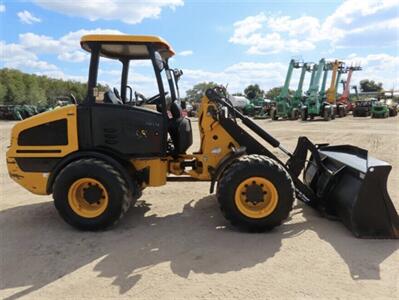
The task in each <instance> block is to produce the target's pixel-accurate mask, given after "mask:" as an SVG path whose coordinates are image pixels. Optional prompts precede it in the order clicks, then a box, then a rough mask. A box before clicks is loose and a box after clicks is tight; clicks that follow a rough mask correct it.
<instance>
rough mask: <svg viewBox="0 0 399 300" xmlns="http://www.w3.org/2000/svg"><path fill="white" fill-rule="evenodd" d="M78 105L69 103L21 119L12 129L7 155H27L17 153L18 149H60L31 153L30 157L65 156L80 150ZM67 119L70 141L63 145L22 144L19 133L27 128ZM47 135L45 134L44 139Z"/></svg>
mask: <svg viewBox="0 0 399 300" xmlns="http://www.w3.org/2000/svg"><path fill="white" fill-rule="evenodd" d="M76 116H77V113H76V105H67V106H64V107H62V108H59V109H55V110H52V111H48V112H44V113H41V114H38V115H36V116H33V117H30V118H28V119H26V120H23V121H20V122H18V123H17V124H15V126H14V127H13V129H12V131H11V146H10V148H9V150H8V151H7V157H26V156H27V154H26V153H17V150H19V151H21V150H37V151H47V150H59V151H60V152H59V153H46V154H45V155H43V153H29V157H64V156H66V155H67V154H69V153H71V152H74V151H76V150H78V148H79V145H78V134H77V121H76ZM62 119H67V122H68V143H67V145H62V146H20V145H18V135H19V134H20V132H22V131H23V130H25V129H29V128H32V127H35V126H38V125H41V124H45V123H47V122H52V121H57V120H62ZM45 138H46V137H45V136H44V137H43V139H45Z"/></svg>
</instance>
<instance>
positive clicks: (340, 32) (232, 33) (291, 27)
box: [0, 0, 399, 97]
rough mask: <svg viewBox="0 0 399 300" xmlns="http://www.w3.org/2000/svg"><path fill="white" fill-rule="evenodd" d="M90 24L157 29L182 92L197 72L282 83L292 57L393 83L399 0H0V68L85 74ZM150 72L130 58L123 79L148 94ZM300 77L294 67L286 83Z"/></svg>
mask: <svg viewBox="0 0 399 300" xmlns="http://www.w3.org/2000/svg"><path fill="white" fill-rule="evenodd" d="M90 33H116V34H118V33H124V34H140V35H142V34H151V35H158V36H161V37H162V38H164V39H165V40H167V41H168V42H169V43H170V44H171V45H172V47H173V48H174V50H175V52H176V55H175V56H174V57H173V58H172V60H171V62H170V65H171V67H174V68H179V69H182V70H183V72H184V74H183V77H182V79H181V81H180V82H179V84H180V86H181V90H182V92H183V94H184V91H185V90H187V89H188V88H190V87H192V86H193V85H194V84H195V83H198V82H203V81H215V82H217V83H220V84H223V85H226V84H228V90H229V91H230V92H242V91H243V89H244V88H245V87H246V86H247V85H249V84H254V83H257V84H259V85H260V86H261V88H262V89H264V90H268V89H270V88H272V87H275V86H281V85H283V83H284V78H285V75H286V72H287V68H288V64H289V61H290V59H292V58H295V59H298V60H302V61H306V62H317V61H318V60H320V59H321V58H326V59H327V60H334V59H339V60H343V61H345V62H346V63H347V65H360V66H361V67H362V71H358V72H356V73H354V74H353V78H352V79H353V82H352V83H353V84H357V83H358V82H359V80H361V79H364V78H368V79H371V80H375V81H378V82H382V83H383V85H384V88H385V89H392V88H395V89H399V1H395V0H381V1H368V0H367V1H366V0H363V1H355V0H347V1H329V0H326V1H314V0H313V1H294V0H291V1H288V0H285V1H284V0H283V1H277V0H274V1H260V0H259V1H258V0H249V1H243V0H242V1H225V0H222V1H211V0H204V1H202V0H191V1H190V0H157V1H151V0H149V1H144V0H138V1H137V0H129V1H128V0H79V1H75V0H73V1H72V0H70V1H65V0H24V1H18V0H13V1H12V0H0V68H3V67H7V68H15V69H19V70H21V71H23V72H27V73H33V74H39V75H47V76H49V77H54V78H62V79H73V80H78V81H82V82H85V81H86V80H87V73H88V64H89V57H88V54H87V53H85V52H84V51H83V50H81V49H80V44H79V40H80V37H81V36H82V35H84V34H90ZM120 70H121V68H120V64H119V63H117V62H105V61H104V62H101V63H100V74H99V81H101V82H103V83H108V84H109V85H111V86H113V85H114V86H117V85H118V82H119V74H120ZM152 72H153V71H152V69H151V66H150V65H149V64H148V63H146V62H138V63H135V64H133V65H132V67H131V71H130V76H129V83H130V84H131V85H132V86H133V89H134V90H137V91H139V92H142V93H144V94H145V95H146V96H148V97H149V96H152V94H155V93H156V92H155V91H154V89H155V79H154V77H153V73H152ZM298 77H299V70H298V71H297V72H295V73H294V75H293V79H292V82H291V88H293V89H295V84H296V83H297V81H298ZM309 77H310V75H308V77H307V79H308V80H309ZM130 80H131V82H130ZM306 82H307V81H305V85H306V84H307V83H306Z"/></svg>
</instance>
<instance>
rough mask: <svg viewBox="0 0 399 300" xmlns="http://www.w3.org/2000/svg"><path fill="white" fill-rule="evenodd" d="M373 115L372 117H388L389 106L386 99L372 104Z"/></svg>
mask: <svg viewBox="0 0 399 300" xmlns="http://www.w3.org/2000/svg"><path fill="white" fill-rule="evenodd" d="M371 117H372V118H388V117H389V108H388V105H387V104H386V103H385V101H381V100H380V101H375V102H374V103H373V104H372V105H371Z"/></svg>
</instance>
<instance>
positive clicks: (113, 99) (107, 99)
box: [104, 90, 123, 104]
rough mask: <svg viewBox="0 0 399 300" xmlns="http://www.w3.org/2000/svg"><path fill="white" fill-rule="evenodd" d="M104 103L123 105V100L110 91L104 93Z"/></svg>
mask: <svg viewBox="0 0 399 300" xmlns="http://www.w3.org/2000/svg"><path fill="white" fill-rule="evenodd" d="M104 103H111V104H123V102H122V100H121V99H119V98H118V97H117V96H116V95H115V93H114V92H113V91H111V90H108V91H106V92H105V93H104Z"/></svg>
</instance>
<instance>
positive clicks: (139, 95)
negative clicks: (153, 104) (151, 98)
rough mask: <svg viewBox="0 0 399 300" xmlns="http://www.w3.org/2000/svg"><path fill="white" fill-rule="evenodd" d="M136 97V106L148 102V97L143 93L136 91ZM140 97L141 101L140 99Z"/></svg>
mask: <svg viewBox="0 0 399 300" xmlns="http://www.w3.org/2000/svg"><path fill="white" fill-rule="evenodd" d="M134 98H135V99H136V106H141V105H143V104H144V103H146V102H147V98H146V97H145V96H144V95H143V94H141V93H139V92H136V91H135V92H134ZM139 99H140V100H141V101H139Z"/></svg>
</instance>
